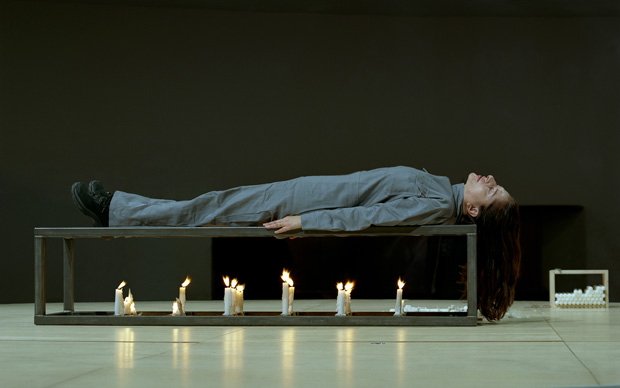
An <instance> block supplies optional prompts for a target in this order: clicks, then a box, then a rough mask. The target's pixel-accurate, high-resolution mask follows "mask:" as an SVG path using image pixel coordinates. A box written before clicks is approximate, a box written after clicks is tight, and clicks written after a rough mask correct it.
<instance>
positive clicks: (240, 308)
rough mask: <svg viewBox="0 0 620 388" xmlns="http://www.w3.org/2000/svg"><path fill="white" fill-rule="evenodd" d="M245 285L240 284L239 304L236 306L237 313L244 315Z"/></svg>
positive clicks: (238, 291) (238, 287)
mask: <svg viewBox="0 0 620 388" xmlns="http://www.w3.org/2000/svg"><path fill="white" fill-rule="evenodd" d="M244 289H245V285H243V284H240V285H238V286H237V303H236V304H235V313H236V314H240V315H243V290H244Z"/></svg>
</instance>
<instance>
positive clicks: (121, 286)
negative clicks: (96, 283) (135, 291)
mask: <svg viewBox="0 0 620 388" xmlns="http://www.w3.org/2000/svg"><path fill="white" fill-rule="evenodd" d="M125 284H127V283H125V281H124V280H123V281H122V282H121V284H119V285H118V287H116V289H117V290H120V289H122V288H123V287H125Z"/></svg>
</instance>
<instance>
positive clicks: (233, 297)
mask: <svg viewBox="0 0 620 388" xmlns="http://www.w3.org/2000/svg"><path fill="white" fill-rule="evenodd" d="M237 283H238V282H237V279H233V280H232V281H231V282H230V307H229V311H230V314H231V315H236V314H237V299H238V295H237V289H236V288H237Z"/></svg>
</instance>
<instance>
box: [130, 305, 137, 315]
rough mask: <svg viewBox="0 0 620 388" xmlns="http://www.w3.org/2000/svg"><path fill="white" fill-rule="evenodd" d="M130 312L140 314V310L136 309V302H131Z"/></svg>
mask: <svg viewBox="0 0 620 388" xmlns="http://www.w3.org/2000/svg"><path fill="white" fill-rule="evenodd" d="M130 312H131V315H138V312H137V311H136V304H135V303H134V302H131V308H130Z"/></svg>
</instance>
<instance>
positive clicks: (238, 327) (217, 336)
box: [196, 326, 251, 344]
mask: <svg viewBox="0 0 620 388" xmlns="http://www.w3.org/2000/svg"><path fill="white" fill-rule="evenodd" d="M218 327H219V326H218ZM221 327H225V328H233V327H234V330H231V331H229V332H227V333H222V334H219V335H216V336H215V337H209V338H206V339H204V340H202V341H198V342H196V343H199V344H201V343H205V342H208V341H213V340H216V339H219V338H224V337H226V336H228V335H231V334H233V333H236V332H239V331H243V330H246V329H247V328H249V327H251V326H221Z"/></svg>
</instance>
